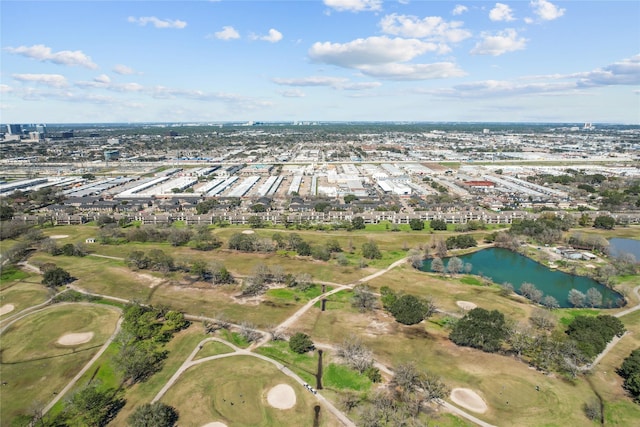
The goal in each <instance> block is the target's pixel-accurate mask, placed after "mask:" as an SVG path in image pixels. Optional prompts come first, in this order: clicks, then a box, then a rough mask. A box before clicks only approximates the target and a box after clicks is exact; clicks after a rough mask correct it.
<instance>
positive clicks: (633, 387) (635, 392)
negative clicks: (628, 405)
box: [617, 348, 640, 402]
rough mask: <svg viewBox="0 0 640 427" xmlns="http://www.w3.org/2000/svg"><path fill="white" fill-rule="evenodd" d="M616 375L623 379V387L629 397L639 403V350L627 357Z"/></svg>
mask: <svg viewBox="0 0 640 427" xmlns="http://www.w3.org/2000/svg"><path fill="white" fill-rule="evenodd" d="M617 372H618V375H620V376H621V377H622V378H624V384H623V387H624V388H625V390H627V391H628V392H629V393H630V394H631V396H633V398H634V399H635V400H636V402H640V348H636V349H635V350H633V351H632V352H631V354H630V355H629V356H627V357H626V358H625V359H624V361H623V362H622V365H621V366H620V369H618V371H617Z"/></svg>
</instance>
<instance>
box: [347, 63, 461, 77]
mask: <svg viewBox="0 0 640 427" xmlns="http://www.w3.org/2000/svg"><path fill="white" fill-rule="evenodd" d="M359 70H360V71H361V72H362V73H364V74H367V75H369V76H372V77H377V78H383V79H388V80H430V79H445V78H452V77H462V76H465V75H466V73H465V72H464V71H463V70H461V69H460V68H459V67H458V66H457V65H456V64H454V63H452V62H436V63H433V64H397V63H396V64H383V65H369V66H362V67H359Z"/></svg>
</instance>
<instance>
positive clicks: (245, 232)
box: [242, 230, 255, 234]
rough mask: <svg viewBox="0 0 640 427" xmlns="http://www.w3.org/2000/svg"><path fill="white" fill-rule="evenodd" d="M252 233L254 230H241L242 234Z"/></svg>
mask: <svg viewBox="0 0 640 427" xmlns="http://www.w3.org/2000/svg"><path fill="white" fill-rule="evenodd" d="M253 233H255V231H253V230H244V231H243V232H242V234H253Z"/></svg>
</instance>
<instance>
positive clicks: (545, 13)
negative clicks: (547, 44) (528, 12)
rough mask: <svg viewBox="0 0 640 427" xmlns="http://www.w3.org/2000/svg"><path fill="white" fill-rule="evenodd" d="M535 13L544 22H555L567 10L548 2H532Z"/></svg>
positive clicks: (544, 0)
mask: <svg viewBox="0 0 640 427" xmlns="http://www.w3.org/2000/svg"><path fill="white" fill-rule="evenodd" d="M531 8H532V9H533V13H535V14H536V15H538V17H539V18H540V19H542V20H543V21H553V20H554V19H558V18H560V17H561V16H562V15H564V12H565V10H566V9H561V8H559V7H558V6H556V5H554V4H553V3H551V2H550V1H547V0H533V1H532V2H531Z"/></svg>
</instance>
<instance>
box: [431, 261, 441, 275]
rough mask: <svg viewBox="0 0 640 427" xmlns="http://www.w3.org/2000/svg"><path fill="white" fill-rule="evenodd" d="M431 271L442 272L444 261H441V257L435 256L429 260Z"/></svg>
mask: <svg viewBox="0 0 640 427" xmlns="http://www.w3.org/2000/svg"><path fill="white" fill-rule="evenodd" d="M431 271H433V272H434V273H438V274H442V273H444V262H442V258H440V257H435V258H434V259H432V260H431Z"/></svg>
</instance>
